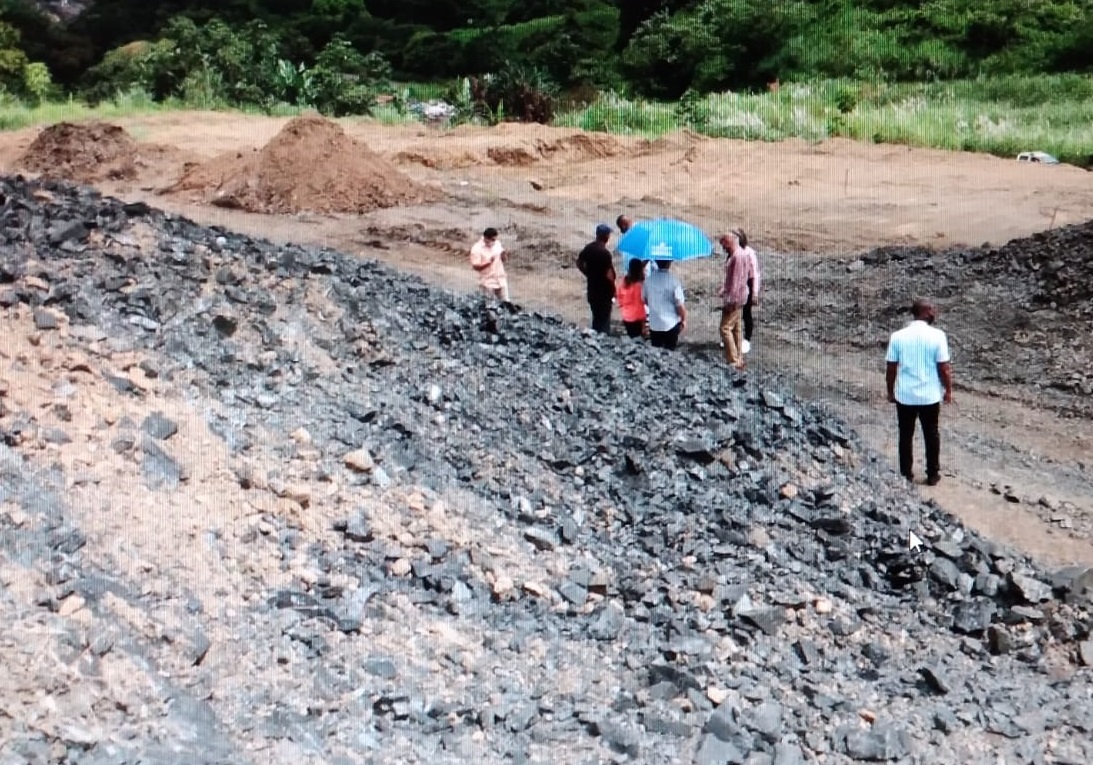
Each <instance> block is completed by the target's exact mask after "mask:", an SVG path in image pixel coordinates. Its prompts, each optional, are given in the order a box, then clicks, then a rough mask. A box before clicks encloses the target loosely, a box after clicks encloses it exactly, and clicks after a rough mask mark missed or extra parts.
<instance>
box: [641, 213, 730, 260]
mask: <svg viewBox="0 0 1093 765" xmlns="http://www.w3.org/2000/svg"><path fill="white" fill-rule="evenodd" d="M619 252H620V253H622V255H623V260H624V261H626V262H629V261H631V260H633V259H634V258H637V259H639V260H672V261H679V260H691V259H692V258H708V257H709V256H710V255H712V254H713V243H712V242H711V241H710V240H709V239H708V238H707V237H706V235H705V234H704V233H702V229H700V228H699V227H698V226H693V225H691V224H690V223H686V222H684V221H681V220H675V219H672V218H658V219H657V220H643V221H638V222H637V223H635V224H634V225H633V227H631V229H630V230H629V231H627V232H626V233H625V234H623V236H622V239H620V240H619Z"/></svg>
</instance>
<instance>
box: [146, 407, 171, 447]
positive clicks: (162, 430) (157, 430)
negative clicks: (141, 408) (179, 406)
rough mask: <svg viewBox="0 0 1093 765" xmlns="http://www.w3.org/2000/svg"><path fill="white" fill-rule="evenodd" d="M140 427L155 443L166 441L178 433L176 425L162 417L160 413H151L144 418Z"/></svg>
mask: <svg viewBox="0 0 1093 765" xmlns="http://www.w3.org/2000/svg"><path fill="white" fill-rule="evenodd" d="M140 427H141V430H143V431H144V432H145V433H147V434H148V435H149V436H151V437H152V438H154V439H156V440H157V441H166V440H167V439H169V438H170V437H171V436H173V435H175V434H176V433H178V423H176V422H175V421H174V420H172V419H169V418H168V417H166V416H164V414H163V413H162V412H153V413H152V414H150V415H148V416H147V417H145V418H144V422H142V423H141V426H140Z"/></svg>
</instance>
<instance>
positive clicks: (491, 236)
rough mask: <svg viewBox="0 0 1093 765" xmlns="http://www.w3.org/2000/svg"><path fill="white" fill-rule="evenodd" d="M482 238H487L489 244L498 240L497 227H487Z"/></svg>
mask: <svg viewBox="0 0 1093 765" xmlns="http://www.w3.org/2000/svg"><path fill="white" fill-rule="evenodd" d="M482 238H483V239H485V240H486V243H487V244H489V243H491V242H494V241H496V240H497V229H495V228H493V227H492V226H491V227H490V228H488V229H486V230H485V231H483V232H482Z"/></svg>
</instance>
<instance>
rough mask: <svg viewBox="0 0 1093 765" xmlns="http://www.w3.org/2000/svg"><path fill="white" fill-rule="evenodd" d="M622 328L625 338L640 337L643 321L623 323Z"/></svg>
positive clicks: (643, 327) (643, 325)
mask: <svg viewBox="0 0 1093 765" xmlns="http://www.w3.org/2000/svg"><path fill="white" fill-rule="evenodd" d="M622 326H624V327H626V336H627V337H641V333H642V330H643V329H645V322H644V321H624V322H623V323H622Z"/></svg>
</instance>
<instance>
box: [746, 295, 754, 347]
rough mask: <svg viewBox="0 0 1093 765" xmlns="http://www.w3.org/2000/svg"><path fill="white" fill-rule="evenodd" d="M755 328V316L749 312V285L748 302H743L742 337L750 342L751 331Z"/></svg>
mask: <svg viewBox="0 0 1093 765" xmlns="http://www.w3.org/2000/svg"><path fill="white" fill-rule="evenodd" d="M754 329H755V318H754V317H753V316H752V314H751V287H750V286H749V287H748V302H746V303H744V339H745V340H747V341H748V342H749V343H750V342H751V333H752V330H754Z"/></svg>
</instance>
